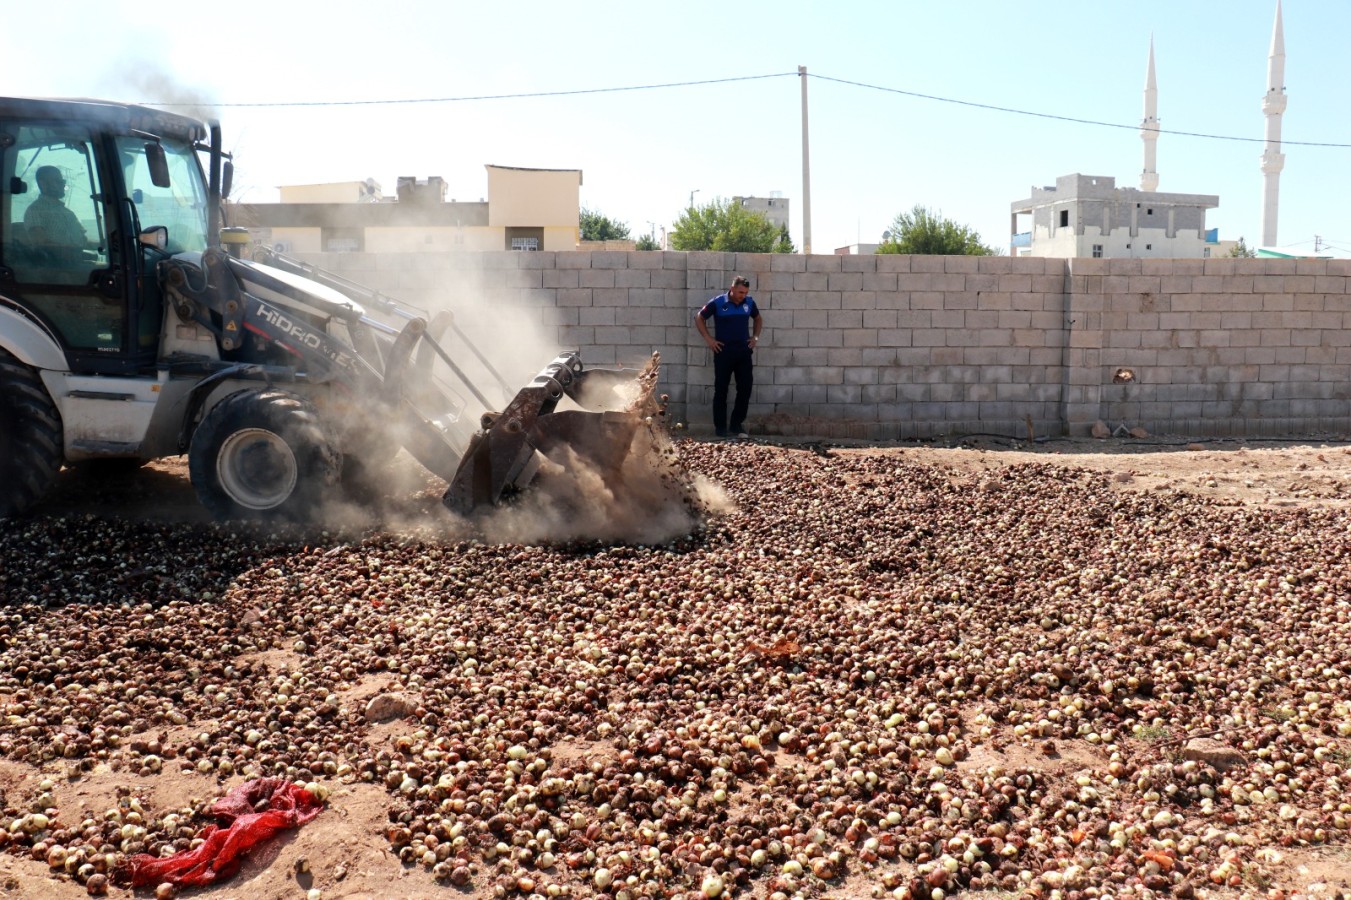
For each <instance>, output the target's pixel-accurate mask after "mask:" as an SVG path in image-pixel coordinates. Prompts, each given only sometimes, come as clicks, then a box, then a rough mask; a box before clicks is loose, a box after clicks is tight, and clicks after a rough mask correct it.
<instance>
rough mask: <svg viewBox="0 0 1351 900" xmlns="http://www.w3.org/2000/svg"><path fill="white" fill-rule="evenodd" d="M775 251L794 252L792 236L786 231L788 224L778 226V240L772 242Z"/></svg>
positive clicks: (795, 250)
mask: <svg viewBox="0 0 1351 900" xmlns="http://www.w3.org/2000/svg"><path fill="white" fill-rule="evenodd" d="M774 252H775V253H796V252H797V248H796V247H794V246H793V238H792V236H791V235H789V233H788V226H787V225H782V226H780V227H779V240H778V241H777V242H776V243H775V244H774Z"/></svg>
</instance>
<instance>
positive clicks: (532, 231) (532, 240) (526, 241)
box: [502, 226, 544, 250]
mask: <svg viewBox="0 0 1351 900" xmlns="http://www.w3.org/2000/svg"><path fill="white" fill-rule="evenodd" d="M506 232H507V233H506V235H505V238H506V239H505V240H504V241H503V242H502V247H503V249H505V250H538V249H540V247H542V246H544V229H543V228H523V227H519V226H509V227H508V228H507V229H506Z"/></svg>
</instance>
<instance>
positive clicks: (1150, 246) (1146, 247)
mask: <svg viewBox="0 0 1351 900" xmlns="http://www.w3.org/2000/svg"><path fill="white" fill-rule="evenodd" d="M1145 249H1146V250H1153V249H1154V245H1153V244H1145Z"/></svg>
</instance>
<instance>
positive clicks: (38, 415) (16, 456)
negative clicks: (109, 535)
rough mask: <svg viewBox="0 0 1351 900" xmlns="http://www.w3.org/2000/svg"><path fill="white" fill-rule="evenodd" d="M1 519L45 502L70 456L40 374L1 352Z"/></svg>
mask: <svg viewBox="0 0 1351 900" xmlns="http://www.w3.org/2000/svg"><path fill="white" fill-rule="evenodd" d="M0 429H3V430H4V432H5V434H4V435H3V436H0V446H4V445H5V444H8V446H9V447H10V452H6V453H4V454H0V457H3V458H0V519H3V518H8V517H10V516H17V515H22V514H23V513H25V512H27V511H28V510H29V509H31V508H32V507H33V506H34V504H36V503H37V502H38V501H39V500H41V499H42V497H43V495H45V494H46V493H47V491H48V490H49V489H50V488H51V486H52V483H53V482H54V481H55V480H56V474H57V473H58V472H60V471H61V464H62V461H63V459H64V456H65V442H64V439H63V437H62V429H61V413H60V411H59V410H57V408H56V404H55V403H53V402H52V399H51V397H50V396H48V394H47V389H46V387H44V386H43V384H42V379H41V378H40V377H38V373H37V372H36V371H34V370H33V369H31V368H29V367H28V366H26V365H24V364H23V363H21V362H19V361H18V360H17V359H15V358H14V357H13V356H11V355H10V354H9V353H7V352H5V351H4V350H0Z"/></svg>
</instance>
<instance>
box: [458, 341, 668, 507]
mask: <svg viewBox="0 0 1351 900" xmlns="http://www.w3.org/2000/svg"><path fill="white" fill-rule="evenodd" d="M659 369H660V356H659V355H658V354H656V353H654V354H652V359H651V360H650V361H649V362H648V364H647V365H646V366H645V367H644V368H643V369H641V370H638V369H593V370H588V369H584V368H583V367H582V362H581V359H580V357H579V356H578V354H576V353H564V354H561V355H559V356H558V357H557V358H556V359H554V361H553V362H551V363H549V365H547V366H545V367H544V369H543V370H541V371H540V373H539V374H538V375H537V376H535V379H534V380H533V381H531V382H530V384H528V385H526V387H524V388H522V389H521V390H520V391H519V392H518V393H517V394H516V396H515V398H513V399H512V401H511V403H510V404H508V405H507V407H506V408H505V409H504V410H502V411H501V412H500V413H485V414H484V415H483V419H482V422H481V425H482V428H481V429H480V430H479V431H478V433H476V434H475V435H474V436H473V437H472V438H471V439H470V441H469V447H468V449H467V450H466V451H465V454H464V456H463V457H462V458H461V460H460V465H459V468H458V469H457V470H456V472H455V477H454V478H452V479H451V481H450V486H449V488H448V489H447V490H446V493H445V496H444V497H443V502H444V503H445V505H446V506H447V507H449V508H450V509H451V510H453V511H454V512H456V513H459V514H460V515H464V516H470V515H473V514H475V513H478V512H482V511H484V510H485V509H487V508H489V507H493V506H496V505H498V504H499V503H501V502H502V501H503V500H505V499H508V498H510V497H511V496H512V495H513V494H515V493H517V492H519V491H521V490H522V489H524V488H525V487H527V486H528V485H529V484H530V483H531V482H532V481H534V480H535V478H536V476H537V474H538V473H539V472H540V469H541V467H542V466H543V465H544V462H545V460H551V461H552V462H553V463H555V464H556V465H559V466H563V467H565V468H566V467H570V466H575V465H579V464H580V465H585V466H587V467H589V468H590V469H591V470H592V471H593V472H594V473H596V474H597V475H598V476H599V477H600V478H601V479H602V480H603V481H604V483H605V484H606V485H607V486H608V487H610V488H611V489H612V490H614V491H620V490H622V481H623V478H624V467H625V464H626V463H627V462H628V460H629V457H630V455H631V454H632V453H633V452H634V450H633V448H634V446H635V438H636V437H639V435H640V432H641V431H643V430H648V431H650V430H652V429H655V428H658V427H660V421H661V418H662V416H663V415H664V409H663V407H662V405H661V403H660V402H659V401H658V400H657V398H656V396H655V395H654V394H653V388H654V387H655V386H656V382H657V374H658V371H659ZM564 398H567V399H568V400H570V401H572V404H573V405H575V406H576V407H577V408H575V409H573V408H565V409H557V407H558V405H559V404H560V402H563V401H564ZM639 443H641V442H639Z"/></svg>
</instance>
